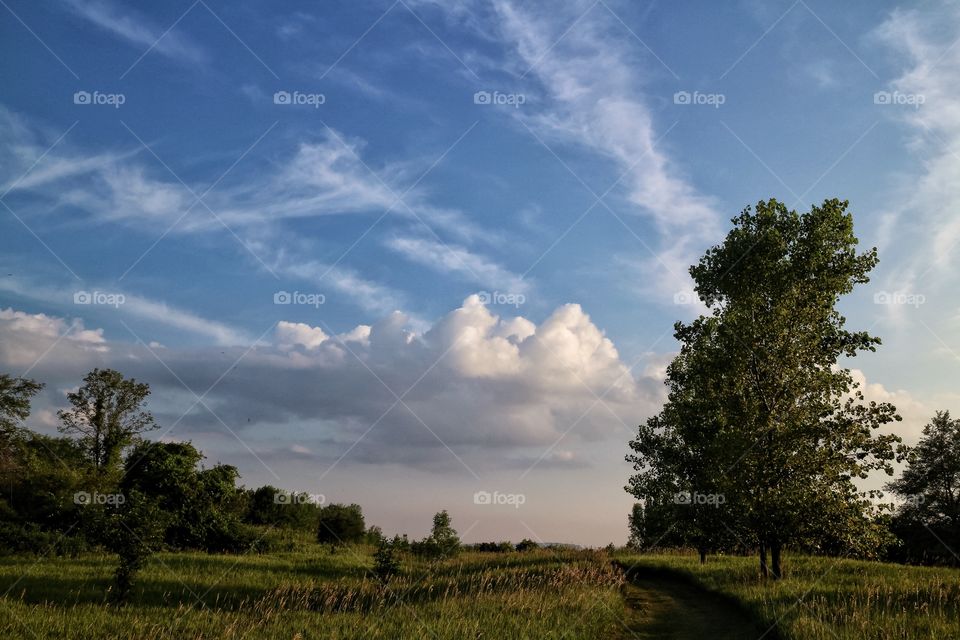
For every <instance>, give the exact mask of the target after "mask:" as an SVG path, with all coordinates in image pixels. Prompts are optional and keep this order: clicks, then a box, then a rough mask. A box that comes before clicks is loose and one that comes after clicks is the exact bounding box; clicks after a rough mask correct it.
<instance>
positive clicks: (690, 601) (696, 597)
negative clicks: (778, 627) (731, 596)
mask: <svg viewBox="0 0 960 640" xmlns="http://www.w3.org/2000/svg"><path fill="white" fill-rule="evenodd" d="M623 597H624V601H625V603H626V605H627V611H628V615H627V618H626V620H625V622H626V626H627V627H628V628H629V631H627V630H626V629H624V630H623V637H624V638H633V639H635V640H653V639H655V638H656V639H658V640H660V639H671V640H687V639H688V638H689V639H691V640H693V639H696V640H701V639H705V638H709V639H710V640H728V639H729V640H757V639H758V638H760V637H761V636H762V637H763V640H775V639H776V638H777V634H776V632H775V630H774V631H770V632H769V633H767V634H766V635H764V633H765V632H766V631H767V629H766V628H765V627H761V626H758V625H757V624H756V623H754V622H753V621H752V620H751V619H750V618H749V617H748V616H747V615H746V614H745V613H744V612H742V611H740V610H739V609H738V608H737V607H736V606H734V605H731V604H730V603H729V602H726V601H724V600H723V598H720V597H719V596H717V595H715V594H712V593H710V592H708V591H705V590H703V589H700V588H698V587H696V586H693V585H690V584H687V583H685V582H683V581H681V580H677V579H672V578H670V577H662V576H656V577H642V576H633V577H632V578H631V579H630V580H629V581H628V582H627V584H626V585H625V587H624V593H623Z"/></svg>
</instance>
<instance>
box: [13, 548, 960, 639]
mask: <svg viewBox="0 0 960 640" xmlns="http://www.w3.org/2000/svg"><path fill="white" fill-rule="evenodd" d="M291 548H292V550H290V551H286V552H278V553H271V554H265V555H241V556H230V555H208V554H202V553H177V554H173V553H168V554H158V555H156V556H154V557H153V558H152V559H151V561H150V563H149V565H148V566H147V568H146V569H145V570H144V572H143V573H142V575H141V576H140V579H139V581H138V583H137V587H136V590H135V593H134V596H133V598H132V601H131V603H130V604H128V605H127V606H125V607H119V608H118V607H116V606H113V605H110V604H107V601H106V594H107V590H108V589H109V588H110V584H111V577H112V572H113V570H114V567H115V558H114V557H112V556H104V555H95V554H89V555H84V556H81V557H78V558H34V557H6V558H0V594H5V595H4V597H3V598H0V638H58V639H62V638H191V639H199V638H290V639H295V638H299V639H302V640H307V639H309V638H435V639H444V640H445V639H448V638H449V639H454V638H456V639H462V638H473V639H487V638H489V639H493V638H496V639H513V638H517V639H519V638H557V639H560V638H564V639H580V638H583V639H593V638H596V639H600V638H603V639H610V638H636V639H646V638H665V637H669V638H697V637H703V634H704V630H705V629H707V630H709V632H708V635H711V637H716V638H719V637H724V638H726V637H730V638H759V637H760V636H761V635H762V634H763V632H764V630H767V629H770V628H771V626H772V625H773V623H774V622H776V623H777V627H778V629H777V630H776V631H771V632H770V633H769V634H768V635H767V636H765V637H766V638H767V639H768V640H769V639H770V638H775V637H782V638H788V639H794V640H799V639H804V640H807V639H809V640H821V639H823V640H829V639H833V638H840V639H842V640H847V639H851V640H852V639H854V638H856V639H861V638H865V639H876V640H893V639H906V638H911V639H913V638H931V639H932V638H960V571H957V570H953V569H946V568H922V567H903V566H899V565H890V564H881V563H869V562H858V561H851V560H840V559H832V558H812V557H794V556H788V558H787V561H786V570H787V572H788V575H787V577H786V578H785V579H784V580H782V581H780V582H778V583H772V584H771V583H766V584H765V583H763V582H761V581H760V580H759V578H758V576H757V570H756V566H755V559H754V558H743V557H711V558H709V560H708V563H707V564H706V565H704V566H700V565H699V563H698V559H697V557H696V556H694V555H684V554H673V555H666V554H665V555H640V556H629V555H617V556H616V557H615V558H614V557H612V556H610V555H608V554H606V553H605V552H599V551H571V550H563V551H560V550H556V551H554V550H538V551H530V552H524V553H508V554H494V553H476V552H466V553H463V554H461V555H460V556H459V557H457V558H456V559H453V560H446V561H443V562H439V563H428V562H421V561H415V560H412V559H411V558H409V557H408V558H406V559H405V560H404V563H405V564H404V566H403V571H402V574H401V575H399V576H397V577H395V578H394V579H392V580H391V581H390V582H389V584H388V585H387V586H383V585H382V584H380V583H378V582H377V581H376V580H375V579H374V578H373V577H372V576H371V575H370V573H369V570H370V569H371V568H372V566H373V560H372V552H373V550H372V549H371V548H366V547H354V548H350V549H343V550H340V551H338V552H337V553H335V554H332V555H331V554H330V553H329V551H328V550H327V549H326V548H321V547H318V546H317V545H313V544H295V545H291ZM614 559H616V560H618V561H619V562H622V563H623V564H625V565H629V566H633V567H636V568H637V572H638V573H637V578H636V580H635V581H634V583H633V584H631V585H625V584H624V579H623V577H622V573H621V572H620V571H618V570H617V569H615V568H614V566H613V563H612V560H614ZM703 589H706V590H709V591H712V592H714V594H715V595H713V596H710V595H709V594H705V593H704V591H703ZM716 594H719V595H716ZM724 625H727V626H728V627H729V628H728V629H726V630H725V631H724V632H722V633H721V629H722V628H723V627H724ZM758 630H759V631H758Z"/></svg>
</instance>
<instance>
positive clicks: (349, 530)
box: [317, 504, 366, 549]
mask: <svg viewBox="0 0 960 640" xmlns="http://www.w3.org/2000/svg"><path fill="white" fill-rule="evenodd" d="M365 531H366V525H365V523H364V520H363V510H362V509H361V508H360V505H358V504H351V505H344V504H330V505H327V506H325V507H321V509H320V513H319V518H318V525H317V542H319V543H320V544H328V545H330V547H331V549H334V548H336V547H338V546H341V545H345V544H351V543H356V542H360V541H361V540H362V539H363V535H364V533H365Z"/></svg>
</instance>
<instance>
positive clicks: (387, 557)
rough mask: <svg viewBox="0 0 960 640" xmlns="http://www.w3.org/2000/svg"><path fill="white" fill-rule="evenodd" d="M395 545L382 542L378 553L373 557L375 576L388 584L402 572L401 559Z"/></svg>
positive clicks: (385, 541)
mask: <svg viewBox="0 0 960 640" xmlns="http://www.w3.org/2000/svg"><path fill="white" fill-rule="evenodd" d="M398 553H399V552H398V551H397V549H396V547H395V546H394V544H393V543H392V542H390V541H388V540H381V541H380V544H379V546H378V547H377V552H376V553H375V554H374V555H373V574H374V575H375V576H376V577H377V578H378V579H379V580H380V581H381V582H387V581H388V580H390V578H392V577H393V576H394V575H396V574H397V573H399V572H400V559H399V557H398Z"/></svg>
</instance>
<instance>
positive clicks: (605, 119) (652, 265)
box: [421, 0, 721, 299]
mask: <svg viewBox="0 0 960 640" xmlns="http://www.w3.org/2000/svg"><path fill="white" fill-rule="evenodd" d="M421 4H428V5H430V6H434V3H432V2H424V1H423V0H421ZM492 6H493V11H492V12H489V11H486V10H484V9H480V8H479V7H477V6H476V5H470V6H469V7H468V6H466V5H462V4H458V5H456V8H446V7H447V5H444V8H445V10H446V11H447V12H448V15H449V16H450V17H451V18H453V19H457V20H463V21H465V22H466V23H467V24H471V25H474V26H476V25H477V24H478V21H479V20H480V19H481V16H489V19H490V20H492V21H493V23H494V24H493V25H491V26H490V31H491V32H493V33H497V34H499V37H500V41H501V42H502V44H504V45H505V47H506V50H507V51H508V52H510V53H509V54H508V56H507V57H506V58H505V59H504V61H503V62H502V63H501V70H506V71H508V72H511V73H512V74H513V75H515V76H520V75H524V76H526V77H527V78H529V79H532V80H535V81H537V82H538V83H539V85H540V86H541V87H542V90H543V91H544V93H545V96H544V99H543V100H538V101H537V102H538V106H539V107H540V108H536V107H535V106H534V105H533V104H532V103H528V104H527V105H525V108H524V109H523V110H517V114H516V117H518V118H521V119H523V121H524V123H525V124H526V125H527V126H529V127H531V128H532V129H533V130H534V131H535V132H536V133H537V135H538V136H539V137H541V138H543V139H544V140H545V141H547V142H548V144H551V146H554V143H560V144H573V145H576V146H577V147H579V148H581V149H583V148H586V149H588V150H590V151H592V152H594V153H596V154H599V155H600V156H602V157H605V158H608V159H610V160H612V161H613V164H614V167H615V169H616V175H617V176H618V177H619V176H621V175H622V179H621V182H620V185H621V186H622V187H623V188H624V189H625V191H626V196H627V199H628V201H629V202H630V203H631V204H633V205H635V206H636V207H637V210H638V211H639V212H642V213H644V214H646V215H647V216H648V217H649V218H650V219H651V220H653V222H654V223H655V225H656V228H657V229H658V231H659V233H660V239H659V242H657V241H656V240H650V241H649V244H650V245H651V250H652V251H653V252H654V255H652V256H651V257H650V258H649V259H645V260H643V261H642V263H641V267H642V270H643V272H644V273H645V274H646V275H647V276H649V277H648V278H644V280H645V281H648V282H649V284H650V289H651V290H654V291H657V292H658V293H659V294H660V298H661V299H664V298H667V296H668V295H672V293H673V292H675V291H676V290H678V289H681V288H684V287H687V288H688V282H689V280H688V278H687V275H686V266H687V265H689V264H690V263H691V260H692V259H693V258H694V257H695V256H696V255H698V254H699V253H700V251H702V249H703V248H704V247H705V246H706V244H708V242H709V241H711V240H713V239H714V238H715V237H716V235H717V233H718V231H719V229H720V222H721V216H720V215H719V214H718V212H717V211H716V209H715V208H714V203H713V201H712V199H711V198H710V197H708V196H705V195H703V194H701V193H699V192H698V191H697V189H696V188H695V187H694V186H693V185H692V184H691V183H690V182H689V180H687V179H686V178H685V177H684V176H683V174H682V172H681V170H680V168H679V167H678V165H677V163H676V162H675V161H674V160H673V159H672V158H671V157H670V156H669V155H668V153H667V152H666V151H665V149H666V146H667V145H666V144H665V143H664V142H663V141H659V142H658V140H659V139H660V138H661V137H662V136H664V134H665V133H666V131H667V128H668V127H669V126H671V124H672V123H671V122H669V121H668V122H664V123H663V124H660V125H657V124H655V123H654V120H653V116H652V113H651V111H650V109H649V107H648V106H647V102H648V99H647V97H646V96H644V95H643V93H642V91H641V87H642V86H643V85H644V83H645V81H646V80H647V78H648V77H649V76H651V75H652V74H654V73H660V72H661V71H663V73H667V72H666V70H663V68H662V67H661V66H660V64H661V63H660V62H658V61H657V60H656V59H654V58H651V57H649V56H648V55H647V56H645V57H640V56H638V53H641V54H643V53H645V50H644V49H643V48H642V46H641V45H639V44H638V43H637V42H636V41H635V40H634V39H633V37H632V36H631V34H630V33H629V32H628V31H627V30H626V29H625V27H624V25H623V24H621V23H620V22H619V20H617V19H616V18H615V17H614V16H613V15H611V14H610V12H609V11H607V10H606V9H605V8H604V7H603V6H602V5H596V4H591V2H590V1H589V0H583V1H579V2H572V3H567V4H565V5H563V7H558V6H557V5H556V4H555V3H523V4H522V5H521V4H520V3H515V2H512V1H510V0H495V2H493V5H492ZM470 8H472V10H468V9H470ZM468 18H469V19H468ZM575 21H576V23H575V24H574V22H575ZM571 25H573V26H572V27H571ZM638 49H639V51H638ZM541 103H542V104H541ZM528 113H529V114H530V115H526V114H528ZM611 182H613V178H611ZM604 189H605V187H602V188H600V191H599V192H598V195H599V193H601V192H602V191H603V190H604ZM598 206H600V207H601V209H602V205H598ZM621 215H622V214H621Z"/></svg>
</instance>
